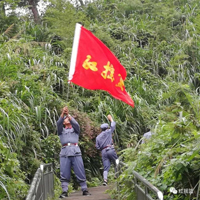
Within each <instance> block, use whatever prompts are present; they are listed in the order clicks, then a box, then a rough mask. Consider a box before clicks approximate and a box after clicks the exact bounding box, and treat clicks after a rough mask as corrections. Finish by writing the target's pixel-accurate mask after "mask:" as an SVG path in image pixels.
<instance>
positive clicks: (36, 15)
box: [28, 0, 40, 24]
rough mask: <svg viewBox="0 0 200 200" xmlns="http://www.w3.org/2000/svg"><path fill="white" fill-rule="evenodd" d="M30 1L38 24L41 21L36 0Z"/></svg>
mask: <svg viewBox="0 0 200 200" xmlns="http://www.w3.org/2000/svg"><path fill="white" fill-rule="evenodd" d="M28 2H29V5H30V9H31V11H32V13H33V17H34V22H35V23H37V24H38V23H40V16H39V13H38V10H37V6H36V3H35V1H34V0H29V1H28Z"/></svg>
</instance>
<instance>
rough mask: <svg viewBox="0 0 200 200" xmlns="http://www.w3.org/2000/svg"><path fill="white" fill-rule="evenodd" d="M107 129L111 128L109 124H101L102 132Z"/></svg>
mask: <svg viewBox="0 0 200 200" xmlns="http://www.w3.org/2000/svg"><path fill="white" fill-rule="evenodd" d="M107 128H109V125H108V124H107V123H105V124H101V129H102V130H106V129H107Z"/></svg>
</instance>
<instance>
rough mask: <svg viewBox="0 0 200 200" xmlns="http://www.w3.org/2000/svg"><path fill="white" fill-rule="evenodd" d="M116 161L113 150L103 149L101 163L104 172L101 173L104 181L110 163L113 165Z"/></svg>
mask: <svg viewBox="0 0 200 200" xmlns="http://www.w3.org/2000/svg"><path fill="white" fill-rule="evenodd" d="M116 159H118V157H117V154H116V152H115V149H114V148H109V147H108V148H106V149H103V151H102V161H103V167H104V172H103V178H104V180H107V177H108V172H109V169H110V165H111V162H113V163H114V164H115V161H116Z"/></svg>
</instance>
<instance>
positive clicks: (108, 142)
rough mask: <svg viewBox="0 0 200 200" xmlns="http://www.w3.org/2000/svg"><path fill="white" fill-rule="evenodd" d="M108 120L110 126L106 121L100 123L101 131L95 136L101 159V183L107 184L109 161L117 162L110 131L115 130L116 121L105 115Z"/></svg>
mask: <svg viewBox="0 0 200 200" xmlns="http://www.w3.org/2000/svg"><path fill="white" fill-rule="evenodd" d="M107 118H108V120H109V121H110V122H111V125H110V128H109V125H108V124H107V123H105V124H102V125H101V130H102V132H101V133H100V134H99V135H98V136H97V137H96V148H97V149H98V150H100V151H101V154H102V161H103V167H104V171H103V179H104V182H103V185H104V186H106V185H107V178H108V172H109V169H110V165H111V162H113V163H114V164H115V165H117V164H118V162H116V161H117V160H118V157H117V154H116V152H115V148H114V145H113V140H112V133H113V132H114V130H115V127H116V122H114V120H113V118H112V116H111V115H108V116H107Z"/></svg>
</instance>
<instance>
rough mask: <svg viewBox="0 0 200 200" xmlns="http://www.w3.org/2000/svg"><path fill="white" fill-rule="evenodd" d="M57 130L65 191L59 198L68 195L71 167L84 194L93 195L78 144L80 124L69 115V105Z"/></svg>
mask: <svg viewBox="0 0 200 200" xmlns="http://www.w3.org/2000/svg"><path fill="white" fill-rule="evenodd" d="M63 126H64V127H63ZM57 131H58V135H59V137H60V142H61V144H62V149H61V152H60V181H61V186H62V191H63V192H62V194H61V195H60V197H59V198H65V197H68V185H69V182H70V176H71V167H73V169H74V173H75V175H76V178H77V180H78V182H79V184H80V186H81V189H82V191H83V195H86V196H89V195H91V194H90V193H89V192H88V190H87V184H86V176H85V169H84V165H83V159H82V154H81V150H80V147H79V146H78V140H79V134H80V126H79V124H78V122H77V121H76V120H75V119H74V118H73V117H72V116H71V115H69V111H68V107H64V108H63V109H62V113H61V115H60V118H59V119H58V121H57Z"/></svg>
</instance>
